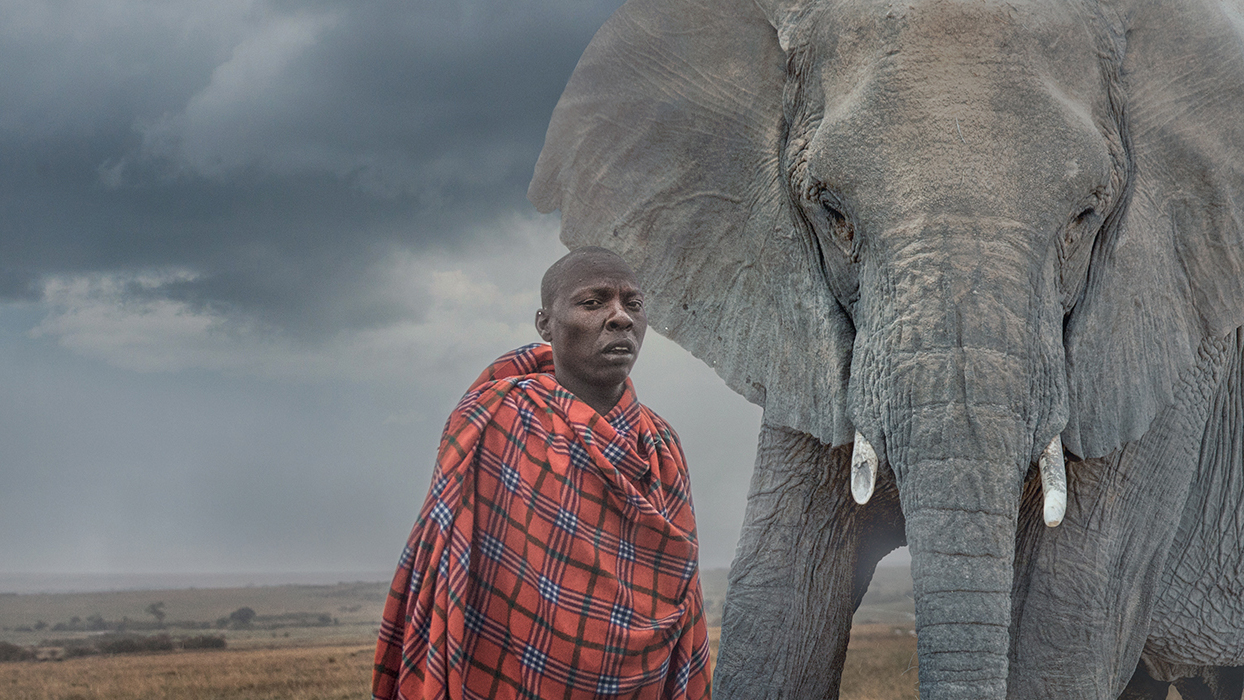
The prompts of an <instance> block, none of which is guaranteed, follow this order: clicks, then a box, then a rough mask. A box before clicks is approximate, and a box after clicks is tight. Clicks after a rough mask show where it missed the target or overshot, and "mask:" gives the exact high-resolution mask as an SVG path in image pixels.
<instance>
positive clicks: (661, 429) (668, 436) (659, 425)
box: [639, 402, 682, 445]
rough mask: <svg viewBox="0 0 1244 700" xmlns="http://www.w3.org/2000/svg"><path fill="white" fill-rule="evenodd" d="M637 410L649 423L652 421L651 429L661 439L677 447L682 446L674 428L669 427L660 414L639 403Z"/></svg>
mask: <svg viewBox="0 0 1244 700" xmlns="http://www.w3.org/2000/svg"><path fill="white" fill-rule="evenodd" d="M639 410H640V411H641V412H642V413H643V414H644V415H645V416H647V417H648V419H649V420H650V421H652V429H653V430H655V431H656V433H657V434H658V435H660V436H661V438H663V439H665V440H668V441H670V442H673V443H675V444H677V445H681V444H682V442H681V440H679V438H678V431H676V430H674V426H673V425H671V424H670V422H669V421H667V420H665V419H664V418H662V417H661V416H660V414H658V413H657V412H656V411H654V410H652V409H651V408H649V407H648V405H647V404H645V403H642V402H641V403H640V404H639Z"/></svg>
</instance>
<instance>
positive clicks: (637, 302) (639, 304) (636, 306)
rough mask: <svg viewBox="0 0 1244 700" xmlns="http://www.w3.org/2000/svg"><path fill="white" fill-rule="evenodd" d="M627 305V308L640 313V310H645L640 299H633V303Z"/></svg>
mask: <svg viewBox="0 0 1244 700" xmlns="http://www.w3.org/2000/svg"><path fill="white" fill-rule="evenodd" d="M626 305H627V307H629V308H631V309H634V310H636V311H639V310H640V309H642V308H644V302H642V301H640V300H639V299H632V300H631V301H629V302H627V304H626Z"/></svg>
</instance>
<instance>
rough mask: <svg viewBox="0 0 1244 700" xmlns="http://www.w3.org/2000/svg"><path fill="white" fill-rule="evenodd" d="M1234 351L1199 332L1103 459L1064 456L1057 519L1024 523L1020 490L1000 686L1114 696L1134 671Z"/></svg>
mask: <svg viewBox="0 0 1244 700" xmlns="http://www.w3.org/2000/svg"><path fill="white" fill-rule="evenodd" d="M1236 352H1237V350H1236V348H1235V343H1234V342H1233V340H1232V342H1228V341H1227V340H1226V339H1222V340H1220V341H1216V342H1214V343H1206V344H1205V345H1203V347H1202V352H1201V353H1200V356H1201V361H1200V363H1199V364H1198V365H1197V366H1196V368H1194V370H1193V371H1191V372H1188V373H1186V374H1185V375H1184V376H1183V377H1181V381H1180V383H1179V387H1178V390H1177V391H1176V396H1175V402H1174V403H1173V405H1171V406H1169V407H1168V408H1166V409H1164V410H1163V411H1162V412H1160V413H1159V414H1158V416H1157V418H1155V419H1154V421H1153V422H1152V424H1151V425H1150V427H1149V430H1148V432H1147V433H1145V435H1144V436H1143V437H1141V439H1139V440H1137V441H1135V442H1131V443H1128V444H1127V445H1125V446H1124V447H1123V448H1122V449H1120V450H1118V451H1116V452H1115V453H1114V454H1111V455H1109V456H1107V457H1104V458H1100V459H1092V460H1084V461H1079V462H1076V461H1069V462H1068V464H1067V471H1068V503H1067V513H1066V517H1065V519H1064V521H1063V523H1062V524H1061V525H1060V526H1058V527H1056V528H1047V527H1044V526H1041V525H1037V524H1034V523H1033V522H1032V521H1033V517H1034V513H1033V511H1034V510H1035V509H1034V508H1032V507H1031V504H1030V501H1031V496H1030V493H1031V492H1032V488H1029V489H1028V490H1027V491H1026V494H1025V499H1024V501H1025V503H1024V506H1023V507H1022V508H1021V514H1020V518H1021V523H1020V527H1019V535H1018V537H1019V538H1020V540H1019V541H1018V542H1017V547H1016V552H1017V556H1016V560H1017V562H1019V563H1020V566H1019V567H1018V570H1017V576H1016V584H1015V593H1016V594H1015V595H1014V596H1013V598H1012V602H1013V611H1014V617H1013V625H1012V650H1011V658H1012V663H1011V666H1010V681H1009V683H1008V695H1009V697H1011V698H1015V699H1016V700H1019V699H1021V698H1022V699H1023V700H1054V699H1055V698H1057V699H1058V700H1113V699H1114V698H1116V697H1118V695H1119V693H1120V692H1122V690H1123V688H1124V687H1125V686H1126V685H1127V683H1128V681H1129V679H1131V678H1132V677H1133V674H1134V672H1135V669H1136V664H1137V662H1138V661H1139V660H1140V655H1141V652H1142V650H1143V649H1144V647H1145V642H1146V639H1147V638H1148V637H1149V632H1150V630H1149V625H1150V619H1151V614H1152V612H1153V610H1154V607H1155V604H1156V600H1157V598H1158V596H1159V594H1160V591H1161V588H1162V585H1163V584H1162V578H1163V573H1164V571H1165V567H1166V563H1167V553H1168V552H1169V551H1170V549H1171V546H1172V543H1173V541H1174V538H1175V533H1176V531H1177V530H1178V528H1179V524H1180V521H1181V518H1182V516H1183V513H1184V509H1185V505H1186V503H1187V501H1188V498H1189V494H1190V493H1191V490H1192V485H1193V480H1194V478H1195V476H1196V474H1197V469H1198V463H1199V460H1200V458H1201V443H1202V440H1203V436H1204V432H1205V426H1206V424H1207V421H1208V420H1209V413H1210V410H1211V407H1212V406H1213V404H1214V397H1215V396H1216V395H1218V394H1221V393H1222V392H1223V391H1225V390H1226V389H1225V388H1224V386H1223V385H1224V377H1225V376H1226V375H1227V374H1228V372H1227V371H1226V369H1227V368H1228V367H1229V365H1230V362H1231V361H1233V360H1234V358H1235V353H1236ZM1030 487H1031V485H1030Z"/></svg>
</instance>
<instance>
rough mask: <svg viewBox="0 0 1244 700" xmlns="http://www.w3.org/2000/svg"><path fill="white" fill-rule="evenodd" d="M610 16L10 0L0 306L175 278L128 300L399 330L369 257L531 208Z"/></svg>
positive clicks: (273, 319) (492, 7)
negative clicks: (547, 145) (549, 129)
mask: <svg viewBox="0 0 1244 700" xmlns="http://www.w3.org/2000/svg"><path fill="white" fill-rule="evenodd" d="M618 4H620V3H619V2H618V0H596V1H594V2H582V1H577V0H576V1H574V2H571V1H567V0H545V1H543V2H506V3H500V2H470V1H469V0H463V1H460V2H437V3H428V2H414V3H411V2H394V1H387V2H369V3H353V2H345V1H342V2H288V1H284V0H281V1H277V0H273V1H272V2H266V3H264V2H260V3H255V2H220V3H191V2H183V3H175V2H174V3H161V4H159V5H158V6H152V5H151V4H150V3H142V2H136V1H133V2H113V3H87V2H66V3H56V4H55V5H54V6H52V5H51V4H48V3H35V2H17V3H6V4H5V5H4V8H3V9H0V25H3V26H4V29H2V30H0V33H2V36H3V41H0V63H2V64H3V65H5V66H6V70H5V71H4V72H3V73H2V74H0V298H7V299H17V298H27V299H30V298H37V297H38V296H39V293H40V289H41V287H40V283H41V280H42V279H44V278H46V276H48V275H56V274H80V273H91V272H118V271H120V272H135V271H141V270H146V269H156V268H179V269H184V270H188V271H190V272H192V273H195V274H194V275H192V277H191V278H183V279H181V280H180V281H178V282H176V283H173V284H169V285H166V286H158V287H154V288H153V287H146V288H143V289H141V290H137V291H141V292H142V293H143V294H145V295H148V296H151V295H163V296H167V297H170V298H173V299H178V300H182V301H186V302H189V303H191V304H195V305H200V306H206V307H211V308H212V309H214V310H215V311H218V312H221V313H224V314H226V315H242V316H248V317H252V318H255V319H258V320H260V321H261V322H263V323H267V324H270V325H271V326H272V327H273V328H276V329H287V330H291V331H294V332H308V333H313V334H315V333H331V332H334V331H337V330H340V329H342V328H350V327H368V326H374V325H381V324H385V323H389V322H392V321H394V320H396V318H398V317H400V316H401V315H402V314H408V313H409V309H405V308H402V307H401V306H400V305H394V304H392V303H390V302H389V301H386V300H385V298H383V295H381V294H377V293H376V292H377V290H376V287H375V285H374V284H373V282H372V280H371V278H370V273H371V272H372V270H373V269H374V267H375V266H376V265H377V264H378V263H379V262H380V261H381V260H383V259H384V258H385V257H386V256H387V255H389V254H391V253H392V252H393V250H395V249H410V250H416V251H418V250H427V249H454V248H459V247H461V246H464V245H467V244H469V243H471V241H472V236H473V235H474V232H475V231H478V230H479V229H480V227H482V226H484V225H485V224H486V223H487V222H489V221H491V220H493V219H494V218H496V217H497V216H499V215H502V214H503V213H505V212H510V211H523V210H525V209H527V208H528V205H527V204H526V202H525V200H524V193H525V190H526V184H527V181H528V179H529V178H530V175H531V170H532V167H533V165H534V163H535V158H536V155H537V154H538V152H539V148H540V146H541V143H542V141H543V135H544V129H545V126H546V125H547V120H548V116H549V114H550V112H551V111H552V108H553V106H554V104H555V103H556V100H557V97H558V95H559V94H560V92H561V89H562V87H563V86H564V84H565V81H566V79H567V78H568V77H569V74H570V72H571V70H572V69H573V67H574V64H575V61H576V60H577V58H578V56H579V54H580V53H581V51H582V49H583V47H584V46H585V45H586V44H587V42H588V40H589V39H590V38H591V36H592V34H593V32H594V31H595V30H596V28H597V27H598V26H599V25H600V24H601V22H603V21H604V19H605V18H606V17H607V16H608V14H609V13H610V12H612V11H613V9H614V8H615V7H616V6H617V5H618Z"/></svg>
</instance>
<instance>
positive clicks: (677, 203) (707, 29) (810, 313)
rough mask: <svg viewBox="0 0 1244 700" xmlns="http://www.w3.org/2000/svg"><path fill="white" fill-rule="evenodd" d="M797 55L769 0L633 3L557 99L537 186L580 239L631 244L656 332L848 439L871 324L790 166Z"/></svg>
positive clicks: (756, 399) (815, 427)
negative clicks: (855, 363)
mask: <svg viewBox="0 0 1244 700" xmlns="http://www.w3.org/2000/svg"><path fill="white" fill-rule="evenodd" d="M785 81H786V56H785V54H784V53H783V51H782V48H781V46H780V45H779V41H778V34H777V31H776V30H775V29H774V27H773V25H771V24H770V23H769V21H768V20H767V19H766V17H765V14H764V13H763V12H762V11H761V10H760V9H759V8H758V7H757V5H756V4H755V2H754V1H753V0H630V1H629V2H627V3H626V4H625V5H624V6H623V7H622V8H621V9H619V10H618V12H617V13H616V14H615V15H614V16H613V17H612V18H610V19H609V21H608V22H607V23H605V25H604V26H603V27H602V28H601V30H600V31H599V32H598V33H597V34H596V37H595V38H594V39H593V40H592V42H591V44H590V45H589V46H588V47H587V50H586V51H585V52H584V54H583V57H582V58H581V59H580V60H579V65H578V67H577V68H576V69H575V72H574V74H573V75H572V76H571V78H570V82H569V84H568V85H567V86H566V90H565V92H564V93H563V94H562V97H561V101H560V102H559V103H558V105H557V109H556V110H555V111H554V112H553V117H552V121H551V122H550V124H549V129H548V134H547V136H546V139H545V144H544V150H543V151H542V152H541V154H540V160H539V162H538V163H537V164H536V172H535V177H534V178H533V180H532V182H531V187H530V190H529V191H528V198H529V199H530V200H531V201H532V203H534V204H535V205H536V207H537V208H538V209H539V210H540V211H543V212H548V211H552V210H553V209H559V208H560V209H561V211H562V230H561V236H562V241H563V242H564V243H565V244H566V245H567V246H569V247H571V248H576V247H580V246H584V245H599V246H603V247H606V248H610V249H612V250H615V251H617V252H618V253H620V254H621V255H622V256H623V257H624V258H626V260H627V261H629V262H630V264H631V265H632V267H634V268H635V270H636V273H637V274H638V275H639V277H640V282H641V284H642V285H643V287H644V289H645V292H646V294H647V300H648V317H649V322H650V324H651V327H652V328H655V329H656V330H657V331H659V332H660V333H662V334H663V335H666V336H667V337H669V338H671V339H673V340H674V341H676V342H678V343H679V344H681V345H682V346H683V347H685V348H687V349H688V350H689V351H691V353H692V354H693V355H695V356H696V357H699V358H700V359H702V360H704V361H705V362H707V363H708V364H709V365H710V366H712V367H713V368H714V369H715V370H716V371H717V373H718V374H719V375H720V376H721V377H722V378H723V379H724V380H725V381H726V383H727V384H728V385H729V386H730V387H731V388H732V389H734V390H735V391H737V392H739V393H740V394H742V395H743V396H744V397H746V398H747V399H748V400H749V401H751V402H753V403H756V404H760V405H762V406H764V408H765V419H766V421H767V422H768V423H770V424H776V425H783V426H789V427H791V428H795V429H797V430H800V431H803V432H806V433H810V434H812V435H814V436H816V437H817V438H819V439H820V440H822V441H823V442H827V443H833V444H841V443H844V442H849V441H850V440H851V439H852V437H853V432H852V430H851V428H850V423H849V421H848V420H847V418H846V414H845V398H846V385H847V379H848V370H849V367H850V352H851V346H852V343H853V340H854V330H853V327H852V325H851V323H850V321H849V320H848V319H847V317H846V315H845V313H844V312H843V311H842V309H841V307H840V306H839V304H838V302H837V301H836V300H835V298H834V297H833V295H832V293H831V292H830V290H829V287H828V285H827V284H826V281H825V277H824V275H823V273H822V272H821V268H820V264H821V263H820V258H819V257H818V254H816V253H815V252H814V251H813V250H812V248H811V245H812V244H811V240H810V238H809V237H808V236H807V235H806V234H805V233H804V229H803V228H802V227H801V226H800V225H798V224H797V223H796V220H795V218H794V211H793V208H792V207H793V205H792V203H791V199H790V195H789V194H788V192H787V189H786V185H785V184H784V178H783V174H782V171H781V164H780V163H781V158H780V154H781V149H782V143H783V138H784V133H785V124H784V118H783V109H782V94H783V89H784V85H785Z"/></svg>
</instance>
